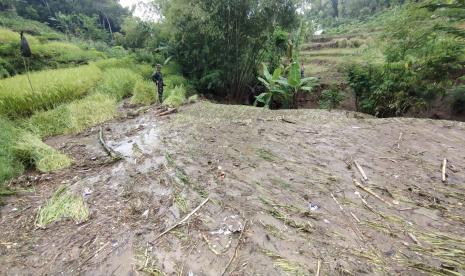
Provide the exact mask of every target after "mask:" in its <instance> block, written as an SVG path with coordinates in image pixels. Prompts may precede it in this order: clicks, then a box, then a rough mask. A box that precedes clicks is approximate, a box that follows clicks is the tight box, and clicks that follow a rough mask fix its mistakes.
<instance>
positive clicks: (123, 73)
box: [96, 68, 142, 101]
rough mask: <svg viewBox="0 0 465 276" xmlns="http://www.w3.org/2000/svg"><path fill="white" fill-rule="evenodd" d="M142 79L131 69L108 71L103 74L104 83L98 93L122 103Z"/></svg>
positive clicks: (98, 88) (97, 89) (99, 87)
mask: <svg viewBox="0 0 465 276" xmlns="http://www.w3.org/2000/svg"><path fill="white" fill-rule="evenodd" d="M141 79H142V78H141V76H139V75H137V74H136V73H134V72H133V71H131V70H129V69H122V68H114V69H107V70H106V71H105V72H104V73H103V81H102V83H101V84H100V85H99V86H98V87H97V88H96V91H98V92H101V93H104V94H108V95H110V96H112V97H113V98H115V99H116V100H117V101H120V100H122V99H124V98H125V97H127V96H129V95H131V94H132V92H133V90H134V86H135V84H136V82H137V81H139V80H141Z"/></svg>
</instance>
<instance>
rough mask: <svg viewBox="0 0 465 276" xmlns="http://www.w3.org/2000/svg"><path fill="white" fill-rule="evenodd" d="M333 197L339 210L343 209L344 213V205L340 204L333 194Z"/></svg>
mask: <svg viewBox="0 0 465 276" xmlns="http://www.w3.org/2000/svg"><path fill="white" fill-rule="evenodd" d="M331 197H332V198H333V200H334V201H335V202H336V204H337V206H339V209H341V211H344V208H342V205H341V204H340V203H339V201H337V199H336V197H335V196H334V194H333V193H331Z"/></svg>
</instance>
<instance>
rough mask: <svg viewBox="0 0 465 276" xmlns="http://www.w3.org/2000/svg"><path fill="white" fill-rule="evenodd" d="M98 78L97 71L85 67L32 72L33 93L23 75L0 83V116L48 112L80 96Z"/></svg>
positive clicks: (93, 84) (89, 66) (99, 73)
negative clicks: (40, 111)
mask: <svg viewBox="0 0 465 276" xmlns="http://www.w3.org/2000/svg"><path fill="white" fill-rule="evenodd" d="M101 77H102V74H101V71H100V69H98V68H97V67H95V66H91V65H87V66H81V67H77V68H70V69H59V70H47V71H41V72H37V73H32V74H31V82H32V86H33V91H31V88H30V86H29V82H28V78H27V76H24V75H21V76H15V77H12V78H8V79H3V80H0V114H4V115H7V116H10V117H15V116H28V115H31V114H32V113H33V112H34V111H37V110H47V109H52V108H54V107H56V106H58V105H60V104H61V103H64V102H69V101H71V100H74V99H77V98H80V97H82V96H83V95H85V94H86V93H87V92H89V91H90V90H91V88H92V87H94V86H95V85H96V84H97V82H98V81H99V80H100V79H101Z"/></svg>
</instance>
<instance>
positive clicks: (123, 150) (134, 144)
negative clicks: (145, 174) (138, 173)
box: [109, 127, 160, 163]
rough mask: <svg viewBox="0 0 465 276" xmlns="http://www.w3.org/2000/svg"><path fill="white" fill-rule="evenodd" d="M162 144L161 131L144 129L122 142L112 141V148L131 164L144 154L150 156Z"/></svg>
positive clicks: (152, 128)
mask: <svg viewBox="0 0 465 276" xmlns="http://www.w3.org/2000/svg"><path fill="white" fill-rule="evenodd" d="M159 143H160V136H159V131H158V130H157V129H156V128H154V127H151V128H146V129H145V128H144V129H142V130H141V131H140V132H138V133H136V134H135V135H133V136H129V137H126V138H124V139H123V140H122V141H111V142H109V144H110V145H111V147H112V148H113V149H114V150H115V151H116V152H118V153H120V154H121V155H123V156H124V157H125V158H126V160H128V161H129V162H132V163H135V161H136V159H137V158H138V157H140V156H142V155H143V154H147V155H150V154H152V153H153V152H154V150H155V149H156V148H157V146H158V145H159Z"/></svg>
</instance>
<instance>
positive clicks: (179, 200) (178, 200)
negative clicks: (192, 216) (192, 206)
mask: <svg viewBox="0 0 465 276" xmlns="http://www.w3.org/2000/svg"><path fill="white" fill-rule="evenodd" d="M174 202H175V204H176V206H177V207H178V209H179V210H180V211H181V212H182V213H187V211H188V210H189V206H188V204H187V201H186V198H185V197H184V196H183V195H182V194H181V193H177V194H176V195H175V196H174Z"/></svg>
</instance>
